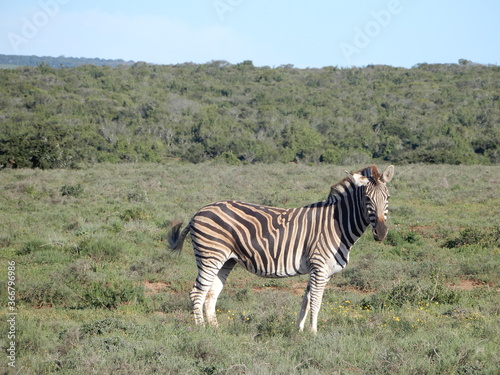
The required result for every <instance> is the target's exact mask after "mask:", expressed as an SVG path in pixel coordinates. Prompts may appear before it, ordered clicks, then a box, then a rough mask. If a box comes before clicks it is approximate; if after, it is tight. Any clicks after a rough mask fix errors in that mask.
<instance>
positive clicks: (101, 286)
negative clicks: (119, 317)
mask: <svg viewBox="0 0 500 375" xmlns="http://www.w3.org/2000/svg"><path fill="white" fill-rule="evenodd" d="M143 301H144V289H143V288H142V287H140V286H136V285H134V284H133V283H132V282H130V281H128V280H113V281H110V282H102V281H94V282H92V283H91V284H90V285H89V286H88V287H87V288H86V289H85V292H84V294H83V296H82V305H83V306H82V307H94V308H100V307H104V308H107V309H114V308H116V307H118V305H120V304H122V303H127V302H143Z"/></svg>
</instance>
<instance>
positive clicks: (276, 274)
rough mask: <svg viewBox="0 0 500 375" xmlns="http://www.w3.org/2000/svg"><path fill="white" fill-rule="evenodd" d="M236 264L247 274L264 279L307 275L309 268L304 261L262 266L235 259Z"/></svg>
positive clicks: (247, 260)
mask: <svg viewBox="0 0 500 375" xmlns="http://www.w3.org/2000/svg"><path fill="white" fill-rule="evenodd" d="M236 262H237V263H238V264H239V265H241V266H242V267H243V268H245V269H246V270H247V271H248V272H251V273H253V274H255V275H257V276H260V277H265V278H283V277H293V276H299V275H304V274H307V273H309V267H308V265H307V262H306V261H305V260H300V261H298V262H295V263H292V262H289V263H288V264H286V265H285V264H281V265H280V264H275V263H274V262H268V263H267V264H263V263H259V262H253V261H252V260H251V259H239V258H236Z"/></svg>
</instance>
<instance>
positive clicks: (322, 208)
mask: <svg viewBox="0 0 500 375" xmlns="http://www.w3.org/2000/svg"><path fill="white" fill-rule="evenodd" d="M346 173H347V177H345V178H344V179H343V180H341V181H340V182H338V183H337V184H335V185H333V186H332V187H331V189H330V194H329V195H328V197H327V199H326V200H324V201H321V202H317V203H314V204H310V205H308V206H305V207H299V208H291V209H285V208H276V207H268V206H264V205H258V204H251V203H244V202H239V201H233V200H227V201H220V202H215V203H212V204H209V205H207V206H205V207H203V208H201V209H200V210H199V211H198V212H197V213H196V214H195V215H194V216H193V217H192V219H191V221H190V222H189V224H188V225H187V226H186V227H185V228H184V229H182V231H181V227H182V222H176V223H173V224H172V227H171V229H170V232H169V234H168V244H169V247H170V249H171V250H172V251H178V252H180V251H181V249H182V245H183V242H184V239H185V238H186V236H187V234H188V233H190V235H191V240H192V244H193V248H194V255H195V258H196V264H197V267H198V276H197V278H196V280H195V283H194V286H193V288H192V290H191V292H190V294H189V295H190V299H191V302H192V309H193V315H194V319H195V323H196V324H204V322H205V319H204V316H203V307H204V308H205V313H206V318H207V321H208V323H209V324H211V325H214V326H217V318H216V314H215V305H216V302H217V298H218V296H219V294H220V292H221V291H222V288H223V287H224V283H225V281H226V279H227V277H228V275H229V273H230V272H231V270H232V269H233V268H234V266H235V265H236V264H240V265H241V266H243V267H244V268H245V269H246V270H248V271H249V272H251V273H253V274H256V275H258V276H262V277H268V278H283V277H290V276H296V275H303V274H307V273H309V282H308V284H307V287H306V290H305V293H304V297H303V300H302V307H301V310H300V314H299V316H298V320H297V326H298V329H299V330H300V331H303V330H304V326H305V322H306V317H307V315H308V313H309V312H310V323H309V329H310V331H312V332H313V333H316V332H317V322H318V313H319V310H320V307H321V301H322V299H323V292H324V290H325V287H326V285H327V283H328V281H329V280H330V278H331V277H332V276H333V275H334V274H335V273H337V272H340V271H341V270H343V269H344V268H345V267H346V266H347V264H348V262H349V251H350V249H351V247H352V246H353V245H354V243H355V242H356V241H357V240H358V239H359V238H360V237H361V235H362V234H363V232H364V231H365V230H366V228H368V227H369V226H370V224H371V227H372V233H373V238H374V239H375V240H376V241H382V240H384V238H385V237H386V235H387V231H388V226H387V212H388V199H389V192H388V189H387V187H386V183H388V182H389V181H391V179H392V177H393V176H394V166H392V165H390V166H388V167H387V168H386V169H385V170H384V172H383V173H382V174H380V172H379V170H378V169H377V167H376V166H375V165H371V166H369V167H367V168H364V169H361V170H359V171H357V172H354V173H349V172H347V171H346Z"/></svg>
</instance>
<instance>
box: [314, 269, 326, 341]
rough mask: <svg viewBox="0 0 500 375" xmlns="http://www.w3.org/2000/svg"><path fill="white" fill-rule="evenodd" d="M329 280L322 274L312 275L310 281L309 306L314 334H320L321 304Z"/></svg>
mask: <svg viewBox="0 0 500 375" xmlns="http://www.w3.org/2000/svg"><path fill="white" fill-rule="evenodd" d="M329 279H330V278H329V277H327V276H325V275H323V274H321V273H311V278H310V280H309V284H310V296H309V305H310V309H311V323H310V329H311V332H312V333H314V334H316V333H317V332H318V314H319V310H320V309H321V302H322V301H323V293H324V291H325V287H326V284H327V283H328V280H329Z"/></svg>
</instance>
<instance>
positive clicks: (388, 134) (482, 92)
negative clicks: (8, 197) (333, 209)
mask: <svg viewBox="0 0 500 375" xmlns="http://www.w3.org/2000/svg"><path fill="white" fill-rule="evenodd" d="M499 77H500V75H499V67H498V66H494V65H493V66H483V65H478V64H473V63H471V62H469V61H467V60H460V62H459V64H446V65H442V64H419V65H416V66H415V67H413V68H411V69H405V68H394V67H389V66H367V67H365V68H337V67H324V68H321V69H296V68H294V67H293V66H291V65H284V66H279V67H275V68H270V67H255V66H254V65H253V64H252V62H251V61H244V62H242V63H239V64H229V63H227V62H225V61H212V62H210V63H207V64H190V63H186V64H179V65H170V66H160V65H148V64H146V63H136V64H134V65H132V66H126V65H122V66H118V67H108V66H95V65H83V66H77V67H74V68H63V69H55V68H53V67H51V66H49V65H48V64H47V63H43V64H41V65H39V66H38V67H18V68H15V69H2V70H0V130H1V131H0V164H5V163H7V161H8V160H9V159H13V160H15V161H16V162H17V165H18V166H20V167H38V168H43V169H47V168H74V167H81V166H83V165H88V164H95V163H101V162H112V163H115V162H135V161H146V162H158V161H165V160H166V159H167V158H176V159H182V160H185V161H190V162H193V163H199V162H203V161H207V160H213V159H222V160H225V161H227V162H228V163H230V164H231V163H232V164H238V163H247V164H251V163H269V162H276V161H278V162H290V161H296V162H299V161H302V162H308V163H325V164H353V163H367V162H368V161H370V160H372V159H375V160H378V161H379V162H391V163H398V164H406V163H418V162H425V163H448V164H484V165H491V164H497V163H498V162H499V161H500V154H499V150H498V145H499V144H500V125H499V124H500V105H499V98H500V91H499Z"/></svg>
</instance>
